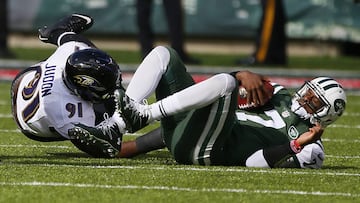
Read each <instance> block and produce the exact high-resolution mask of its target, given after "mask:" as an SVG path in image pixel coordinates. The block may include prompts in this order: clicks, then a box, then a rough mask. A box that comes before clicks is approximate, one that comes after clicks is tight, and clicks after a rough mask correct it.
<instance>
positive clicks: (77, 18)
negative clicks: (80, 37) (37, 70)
mask: <svg viewBox="0 0 360 203" xmlns="http://www.w3.org/2000/svg"><path fill="white" fill-rule="evenodd" d="M93 23H94V20H93V19H92V18H91V17H90V16H87V15H83V14H76V13H74V14H72V15H70V16H67V17H65V18H62V19H60V20H59V21H58V22H57V23H55V24H54V25H52V26H49V27H48V26H46V25H45V26H44V27H42V28H40V29H39V39H40V40H41V41H43V42H45V43H52V44H54V43H55V44H56V41H57V37H58V35H59V32H61V33H63V32H74V33H77V34H78V33H81V32H83V31H85V30H87V29H89V28H90V27H91V26H92V25H93ZM54 38H56V39H54Z"/></svg>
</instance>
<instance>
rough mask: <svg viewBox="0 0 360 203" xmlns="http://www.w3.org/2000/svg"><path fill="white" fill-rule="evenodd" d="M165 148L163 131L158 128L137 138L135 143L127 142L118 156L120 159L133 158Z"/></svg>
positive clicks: (123, 144)
mask: <svg viewBox="0 0 360 203" xmlns="http://www.w3.org/2000/svg"><path fill="white" fill-rule="evenodd" d="M164 147H165V143H164V141H163V138H162V135H161V130H160V128H157V129H155V130H152V131H150V132H148V133H146V134H145V135H142V136H140V137H137V138H136V139H135V140H133V141H126V142H123V143H122V146H121V151H120V152H119V154H118V157H120V158H131V157H134V156H137V155H139V154H145V153H147V152H150V151H153V150H157V149H162V148H164Z"/></svg>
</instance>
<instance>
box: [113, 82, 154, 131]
mask: <svg viewBox="0 0 360 203" xmlns="http://www.w3.org/2000/svg"><path fill="white" fill-rule="evenodd" d="M114 97H115V104H116V108H115V109H116V111H118V113H119V114H120V115H121V116H122V118H123V119H124V121H125V123H126V129H127V130H128V131H129V132H130V133H133V132H136V131H138V130H140V129H141V128H143V127H145V126H147V125H148V123H147V122H148V120H149V119H150V112H149V110H148V108H147V107H148V105H142V104H140V103H138V102H135V101H134V100H132V99H131V98H129V97H128V96H127V95H126V94H125V92H124V90H122V89H117V90H115V91H114Z"/></svg>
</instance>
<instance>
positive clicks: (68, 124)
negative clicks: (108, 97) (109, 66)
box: [12, 42, 95, 140]
mask: <svg viewBox="0 0 360 203" xmlns="http://www.w3.org/2000/svg"><path fill="white" fill-rule="evenodd" d="M87 48H90V47H89V46H88V45H86V44H84V43H79V42H67V43H65V44H63V45H61V46H60V47H58V48H57V49H56V51H55V52H54V53H53V54H52V55H51V56H50V57H49V58H48V59H47V60H46V61H42V62H40V63H39V64H36V65H34V66H32V67H30V68H28V69H26V70H25V71H23V72H22V73H21V74H20V75H18V76H17V78H16V79H15V80H14V82H13V86H12V95H13V98H12V99H13V114H14V116H15V120H16V122H17V123H18V125H19V127H20V128H21V129H22V130H23V131H25V132H27V133H30V134H31V135H32V136H35V137H40V138H50V140H51V139H54V138H55V139H61V138H65V139H69V137H68V130H69V129H70V128H72V127H74V123H79V122H81V123H82V124H85V125H89V126H94V125H95V112H94V110H93V105H92V103H91V102H88V101H84V100H82V99H81V98H80V97H78V96H76V95H74V94H73V93H72V92H71V91H70V90H69V89H68V88H67V87H66V86H65V84H64V83H63V79H62V74H63V70H64V68H65V65H66V60H67V58H68V57H69V56H70V55H71V54H72V53H73V52H75V51H77V50H80V49H87Z"/></svg>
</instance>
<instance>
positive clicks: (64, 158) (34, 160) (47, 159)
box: [0, 151, 175, 167]
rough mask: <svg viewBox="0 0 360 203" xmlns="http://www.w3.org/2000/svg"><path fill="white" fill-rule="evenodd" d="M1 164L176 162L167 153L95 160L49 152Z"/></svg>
mask: <svg viewBox="0 0 360 203" xmlns="http://www.w3.org/2000/svg"><path fill="white" fill-rule="evenodd" d="M0 160H1V162H0V164H4V165H6V164H10V165H29V166H30V165H71V166H84V167H85V166H95V165H96V166H113V165H147V164H149V165H150V164H151V165H154V164H158V165H173V164H175V161H174V160H173V159H172V158H171V155H170V153H169V152H167V151H153V152H150V153H147V154H141V155H138V156H136V157H133V158H94V157H91V156H90V155H88V154H86V153H82V152H68V153H67V152H61V153H59V152H54V153H53V152H47V153H46V154H43V155H31V156H23V155H22V156H17V155H8V156H1V157H0Z"/></svg>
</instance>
